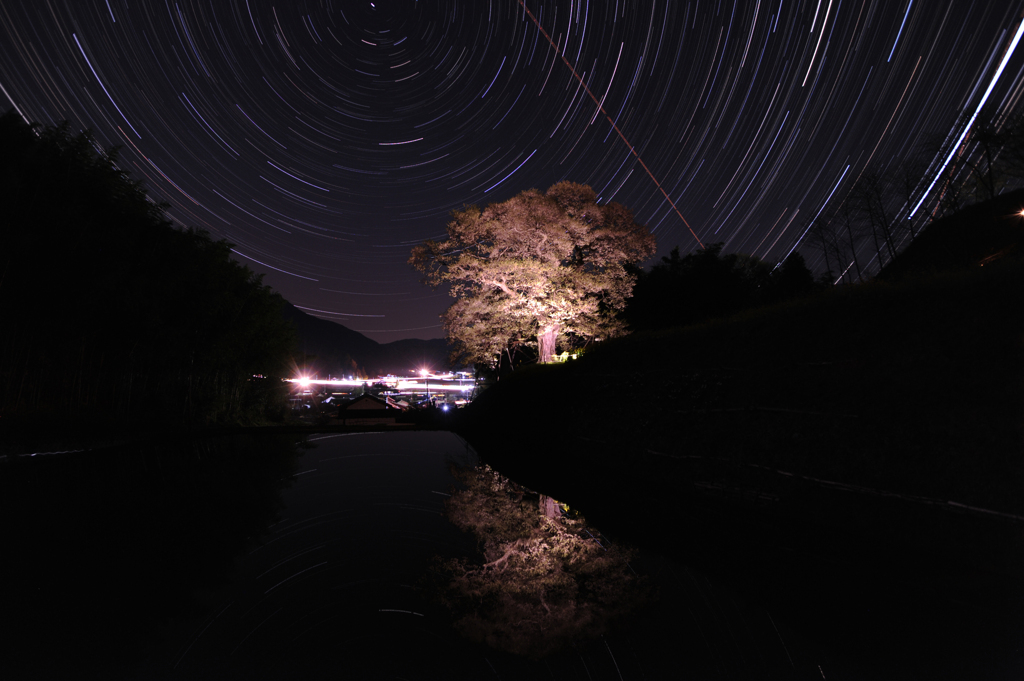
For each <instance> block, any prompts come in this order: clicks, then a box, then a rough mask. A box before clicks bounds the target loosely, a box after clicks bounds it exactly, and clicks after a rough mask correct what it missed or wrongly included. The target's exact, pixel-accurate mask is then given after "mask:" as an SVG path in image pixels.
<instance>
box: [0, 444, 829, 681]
mask: <svg viewBox="0 0 1024 681" xmlns="http://www.w3.org/2000/svg"><path fill="white" fill-rule="evenodd" d="M309 444H311V445H314V447H313V448H310V449H306V450H299V449H298V448H296V446H295V444H294V442H293V441H290V440H288V439H275V438H273V437H271V438H268V437H265V436H261V437H258V438H238V437H234V438H230V439H224V440H220V441H211V442H205V443H202V444H201V445H189V446H186V447H179V448H171V447H154V448H153V449H152V450H151V451H145V452H142V451H132V452H127V451H126V452H118V453H108V454H104V455H98V454H97V455H78V456H75V457H67V458H62V459H57V458H54V459H52V460H38V459H37V460H30V461H15V462H8V464H6V465H5V467H4V468H3V469H2V476H3V479H2V482H0V485H2V487H0V493H2V494H3V498H4V513H5V517H4V519H3V522H4V523H5V525H7V529H6V530H5V534H6V535H7V536H6V539H5V544H4V545H5V554H6V557H5V558H4V561H3V562H4V573H3V577H4V582H3V587H2V588H3V594H4V598H5V603H4V607H3V611H2V615H0V618H2V620H3V625H4V627H5V631H4V632H3V642H2V643H0V645H2V646H3V649H2V652H3V653H4V658H3V659H4V661H5V662H4V663H0V664H4V668H5V669H6V670H7V672H6V673H3V674H0V676H2V677H3V678H50V677H54V676H55V675H58V674H59V675H61V676H64V677H65V678H85V677H89V676H94V677H96V678H133V679H234V678H238V679H242V678H245V679H284V678H296V679H319V678H324V679H326V678H331V679H338V678H344V679H360V678H367V679H370V678H374V679H376V678H381V679H410V680H412V679H488V678H500V679H527V678H529V679H533V678H537V677H538V675H539V676H540V677H542V678H559V679H592V680H598V679H622V680H629V679H662V678H683V677H685V678H709V679H710V678H721V679H755V678H822V677H821V671H820V669H819V665H821V664H825V667H826V669H827V660H822V659H820V656H818V655H817V654H816V653H815V652H814V651H811V650H808V649H807V647H806V646H805V645H803V644H801V643H800V641H799V639H798V638H797V637H796V636H794V635H793V634H792V633H790V632H789V631H788V630H787V629H786V628H785V627H784V626H783V625H782V624H781V623H778V622H775V621H774V620H772V618H771V616H770V614H769V613H767V612H765V611H763V610H760V609H758V608H756V607H752V606H750V605H748V604H744V603H743V602H741V600H740V599H739V598H738V597H737V596H736V595H735V594H734V593H732V592H731V591H730V590H729V589H727V588H725V587H723V586H721V585H713V584H712V583H711V582H710V581H709V580H708V578H707V577H705V576H703V575H700V574H697V573H695V572H693V571H691V570H689V569H687V568H686V567H684V566H681V565H679V564H677V563H673V562H670V561H667V560H664V559H662V558H660V557H658V556H657V555H655V554H653V553H647V552H643V551H641V553H640V556H639V558H638V560H636V561H635V562H634V563H633V567H634V569H636V570H637V571H638V572H640V573H643V574H648V575H651V577H652V578H653V579H654V580H655V582H656V583H657V585H658V587H659V589H660V592H661V597H660V599H659V600H658V602H657V603H655V604H654V605H653V606H651V607H649V608H647V609H645V610H643V611H642V612H641V613H640V614H639V615H637V616H636V617H634V618H633V619H632V620H630V621H629V622H625V623H623V624H622V625H621V626H619V627H618V628H617V629H615V630H613V631H612V632H611V633H610V634H608V635H607V636H606V637H604V638H601V639H597V640H595V641H592V642H590V643H587V644H584V645H581V646H580V647H579V648H578V649H575V650H570V651H566V652H565V653H562V654H559V655H556V656H554V657H552V658H548V659H545V660H542V661H530V660H526V659H521V658H515V657H511V656H507V655H503V654H500V653H496V652H494V651H491V650H488V649H485V648H481V647H476V646H472V645H470V644H467V643H465V642H464V641H462V640H461V639H459V638H458V637H456V636H455V635H454V634H452V633H451V631H450V627H449V620H448V617H447V613H446V612H445V611H443V610H442V609H441V608H440V607H439V606H437V605H435V604H434V603H432V601H431V599H430V598H429V594H427V593H425V592H424V590H423V588H422V576H423V574H424V571H425V570H426V568H427V566H428V564H429V562H430V560H431V558H432V557H433V556H435V555H442V556H455V555H465V554H467V553H470V552H472V550H473V549H474V546H473V543H472V540H471V539H470V538H469V536H468V535H464V534H462V533H460V532H459V531H458V530H457V529H455V528H454V527H453V526H452V525H450V524H449V523H448V522H447V521H446V520H445V519H444V517H443V515H442V503H443V500H444V498H445V494H446V493H447V492H448V491H449V490H450V487H451V485H452V484H453V483H454V481H453V479H452V478H451V476H450V474H449V473H448V465H449V464H450V463H457V464H460V465H472V464H473V463H475V454H474V453H473V452H472V451H471V450H469V449H468V448H467V447H466V445H465V444H464V442H463V441H462V440H460V439H459V438H458V437H457V436H455V435H453V434H450V433H442V432H415V433H379V434H361V435H337V434H329V435H319V436H313V437H311V438H309ZM584 512H585V509H584ZM669 540H670V539H669ZM12 672H13V673H12Z"/></svg>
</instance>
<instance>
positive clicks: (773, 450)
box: [461, 246, 1024, 674]
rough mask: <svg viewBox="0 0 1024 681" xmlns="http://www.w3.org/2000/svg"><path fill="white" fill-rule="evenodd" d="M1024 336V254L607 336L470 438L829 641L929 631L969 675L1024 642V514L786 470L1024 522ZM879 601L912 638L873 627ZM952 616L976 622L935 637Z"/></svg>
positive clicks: (492, 402)
mask: <svg viewBox="0 0 1024 681" xmlns="http://www.w3.org/2000/svg"><path fill="white" fill-rule="evenodd" d="M1004 247H1005V246H1004ZM910 269H913V268H910ZM1022 341H1024V262H1021V261H1020V260H1016V259H1011V258H1003V259H1002V260H1000V261H999V262H994V263H989V266H987V267H985V268H978V267H975V268H973V269H969V270H966V269H965V270H960V271H954V272H947V273H945V274H940V275H934V274H933V275H931V276H929V277H927V278H916V279H914V278H909V277H907V276H905V277H904V278H903V280H902V281H897V282H894V283H886V282H876V283H873V284H870V285H865V286H861V287H855V288H851V289H848V290H843V291H830V292H828V293H826V294H822V295H820V296H818V297H814V298H811V299H807V300H802V301H797V302H793V303H790V304H787V305H784V306H779V307H776V308H770V309H762V310H756V311H752V312H749V313H746V314H743V315H740V316H737V317H734V318H731V319H726V320H719V321H716V322H712V323H709V324H706V325H702V326H698V327H691V328H685V329H676V330H672V331H668V332H664V333H660V334H652V335H641V334H636V335H634V336H631V337H629V338H626V339H622V340H621V341H618V342H614V343H607V344H606V345H605V346H604V347H602V348H600V350H599V351H595V352H593V353H592V354H589V355H587V356H585V357H584V358H583V359H581V360H579V361H577V362H575V363H570V364H567V365H565V366H551V367H536V368H535V369H534V370H533V371H529V372H523V373H522V374H520V375H518V376H514V377H512V378H511V379H510V380H503V381H502V384H501V385H500V386H498V387H496V388H494V389H492V390H491V391H489V392H488V393H485V394H484V395H483V396H481V398H480V399H478V400H477V402H475V403H474V404H473V405H472V407H471V408H470V409H467V410H466V413H465V417H466V418H465V420H464V423H463V424H462V425H461V430H462V432H463V433H464V434H465V435H466V436H467V438H468V439H469V440H470V441H471V442H472V443H473V444H474V445H475V446H476V448H477V449H478V451H480V453H481V455H482V456H483V457H484V459H485V460H487V461H488V462H489V463H492V464H493V465H494V466H495V467H497V468H498V469H499V470H501V471H502V472H504V473H505V474H507V475H509V476H511V477H512V478H514V479H516V480H517V481H518V482H521V483H522V484H525V485H528V486H530V487H533V488H534V489H540V490H543V491H545V492H546V493H548V494H552V495H554V496H555V497H558V498H561V499H563V500H565V501H568V502H569V503H570V504H574V505H577V506H580V507H581V508H583V510H584V512H585V513H587V515H588V517H589V518H590V519H591V520H592V521H594V522H596V523H597V524H598V526H599V527H602V528H607V529H608V531H618V532H619V533H621V534H623V535H624V536H626V537H627V538H629V539H631V540H632V541H635V542H639V543H641V544H649V545H655V546H657V547H658V548H659V549H660V550H662V551H665V552H668V553H673V554H674V555H676V556H677V557H679V558H681V559H684V560H686V561H688V562H690V563H691V564H693V563H695V564H697V565H698V566H702V567H704V568H705V569H706V570H709V571H713V572H714V573H716V574H724V575H726V576H728V577H731V578H732V579H734V580H738V581H740V582H742V583H743V584H744V585H745V587H746V588H748V589H749V594H751V595H753V596H754V597H756V598H759V599H761V600H763V601H764V602H765V603H766V604H768V605H769V606H770V607H772V608H775V611H776V612H783V613H788V615H789V617H790V618H791V621H792V622H793V623H794V624H795V626H797V627H799V626H800V622H805V623H806V622H807V621H815V622H819V623H822V624H824V625H827V626H826V627H823V628H822V630H821V631H819V632H815V633H813V634H812V635H814V636H822V637H824V638H823V639H822V645H824V646H825V647H826V648H829V649H838V650H847V651H853V650H856V649H857V647H858V646H863V645H871V646H876V647H879V646H880V647H881V648H885V646H886V645H889V646H892V647H893V648H894V649H893V650H888V652H889V653H892V654H893V655H894V656H896V657H899V656H900V655H904V656H905V655H911V654H912V653H908V652H906V651H908V650H909V651H913V650H914V642H913V641H909V640H908V639H907V634H906V629H907V627H911V628H914V627H918V629H919V631H920V632H922V633H920V634H919V635H920V636H921V637H922V640H921V641H918V643H919V644H920V645H921V646H925V645H928V646H930V647H934V646H935V641H936V640H937V639H936V636H940V635H943V634H945V635H947V636H949V637H950V642H951V643H950V646H947V647H946V651H947V653H946V654H947V656H948V659H946V658H942V656H941V655H940V656H939V657H938V658H935V659H939V660H944V661H942V662H941V664H940V663H939V662H936V665H937V668H940V667H941V669H942V670H945V671H946V672H947V673H949V674H954V673H955V672H956V671H957V669H958V668H957V667H956V664H957V663H961V664H967V663H965V662H964V660H966V659H967V658H968V657H971V656H974V655H977V656H978V657H985V659H995V657H996V656H995V655H994V654H993V649H992V646H995V647H996V648H998V649H999V652H1000V653H1002V652H1005V651H1004V650H1003V649H1002V648H1001V647H1000V646H1002V645H1003V643H1006V642H1005V641H1003V640H1002V639H1001V638H1000V637H1001V636H1003V635H1004V634H1005V632H1008V631H1011V630H1012V631H1019V629H1014V628H1013V627H1004V622H1003V621H1002V620H1001V619H1000V618H1003V617H1006V616H1012V612H1013V610H1012V608H1010V609H1008V608H1007V604H1008V603H1011V602H1012V603H1016V604H1017V605H1019V604H1021V603H1024V601H1022V600H1021V597H1022V593H1021V589H1020V584H1021V581H1022V580H1021V576H1022V575H1021V571H1020V565H1021V564H1022V561H1024V550H1022V546H1024V531H1022V528H1024V523H1019V522H1013V521H1008V520H1006V519H1002V518H998V517H993V516H988V515H985V514H977V513H973V514H971V513H963V512H962V510H960V509H956V508H952V507H950V506H948V505H936V504H930V503H921V502H913V501H905V500H900V499H893V498H889V497H884V496H878V495H872V494H865V493H860V492H849V491H841V490H837V489H836V488H835V487H829V486H823V485H821V484H815V483H811V482H808V481H806V480H801V479H798V478H796V477H794V476H786V475H780V474H779V473H777V472H774V471H777V470H783V471H786V472H790V473H796V474H798V475H804V476H811V477H814V478H819V479H824V480H829V481H836V482H840V483H846V484H852V485H859V486H864V487H869V488H872V489H875V490H883V491H887V492H895V493H900V494H904V495H918V496H924V497H929V498H935V499H939V500H943V501H945V500H952V501H955V502H958V503H962V504H968V505H972V506H979V507H984V508H988V509H994V510H998V511H1001V512H1006V513H1014V514H1018V515H1024V495H1021V494H1020V490H1021V489H1022V488H1024V462H1022V459H1024V437H1022V421H1024V390H1022V388H1024V385H1022V383H1024V342H1022ZM752 408H754V409H752ZM758 466H761V467H762V468H759V467H758ZM769 469H774V470H769ZM667 534H670V535H671V537H672V541H668V542H666V541H665V537H666V535H667ZM751 564H756V565H757V566H758V567H757V569H756V570H755V571H753V572H752V571H751V569H750V567H749V566H750V565H751ZM865 604H871V606H870V607H871V608H874V611H873V612H875V613H876V618H877V616H878V613H881V612H885V613H886V616H885V617H884V618H883V619H884V621H885V622H888V623H889V624H888V626H891V627H893V630H892V631H889V630H887V628H886V624H885V622H878V621H875V622H874V623H873V624H872V625H871V628H872V631H871V632H870V633H869V632H866V631H865V624H866V623H865V622H864V621H862V620H860V619H858V617H857V616H856V614H855V613H856V612H860V611H861V610H863V608H864V607H865ZM939 604H941V606H940V605H939ZM950 607H963V608H966V611H964V612H961V613H958V614H957V615H956V618H958V619H957V621H958V622H960V623H961V625H962V628H961V629H957V630H956V632H955V633H953V632H952V630H949V631H947V630H943V631H937V630H934V629H929V628H928V626H933V625H928V626H925V627H924V628H923V629H920V626H919V625H920V621H919V619H920V618H926V619H927V618H928V612H929V610H928V609H929V608H939V609H940V610H937V611H935V612H934V613H932V614H933V615H934V617H933V618H931V619H933V620H934V621H935V622H939V621H943V622H948V621H950V616H951V615H950V611H949V610H948V608H950ZM943 609H944V610H943ZM912 611H913V612H914V613H916V614H914V615H913V616H911V615H910V614H909V613H911V612H912ZM979 613H980V614H979ZM921 621H923V620H921ZM929 621H931V620H929ZM979 622H984V623H986V624H985V627H988V629H985V627H981V626H980V625H979V624H978V623H979ZM966 623H973V624H972V625H971V626H970V627H968V625H967V624H966ZM1019 624H1020V622H1015V623H1014V624H1013V626H1014V627H1016V626H1018V625H1019ZM934 626H939V625H938V624H934ZM950 626H952V625H950ZM958 626H959V625H958ZM979 627H980V628H979ZM826 629H827V630H828V631H830V632H831V634H825V633H823V632H824V631H826ZM968 630H969V631H971V632H975V634H974V635H976V636H977V637H978V641H974V642H972V641H971V640H968V639H970V636H968V635H967V633H966V632H967V631H968ZM982 630H984V631H985V633H984V634H982V633H978V632H981V631H982ZM887 632H888V633H887ZM982 639H984V643H982V642H981V641H982ZM953 641H955V645H953V643H952V642H953ZM896 642H898V645H897V643H896ZM975 644H976V645H977V646H980V647H979V648H977V649H975V648H972V647H971V646H974V645H975ZM1006 645H1010V644H1008V643H1007V644H1006ZM985 646H988V648H985ZM896 647H898V648H899V649H900V650H895V648H896ZM983 648H984V649H985V651H982V649H983ZM900 651H903V652H900ZM971 651H974V652H971ZM1017 655H1018V657H1020V655H1021V653H1020V651H1019V646H1018V652H1017ZM850 656H852V657H850V659H853V658H855V657H856V654H854V653H852V652H851V653H850ZM993 664H995V663H994V662H993ZM970 669H971V667H963V668H962V669H959V671H962V672H967V671H968V670H970Z"/></svg>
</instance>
